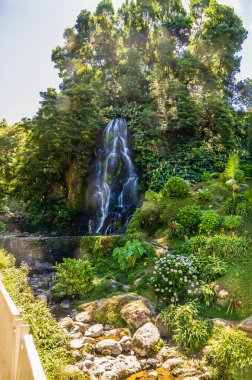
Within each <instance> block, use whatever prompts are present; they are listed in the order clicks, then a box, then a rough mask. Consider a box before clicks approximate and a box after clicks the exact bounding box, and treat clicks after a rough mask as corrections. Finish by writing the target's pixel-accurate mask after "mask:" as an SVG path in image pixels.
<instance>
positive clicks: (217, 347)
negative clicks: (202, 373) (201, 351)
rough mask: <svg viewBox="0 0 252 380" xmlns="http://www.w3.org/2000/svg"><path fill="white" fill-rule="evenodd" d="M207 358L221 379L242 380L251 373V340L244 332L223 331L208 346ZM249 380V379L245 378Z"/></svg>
mask: <svg viewBox="0 0 252 380" xmlns="http://www.w3.org/2000/svg"><path fill="white" fill-rule="evenodd" d="M208 357H209V361H210V362H211V364H213V365H214V366H215V367H216V368H217V370H218V374H219V376H220V378H221V379H223V380H224V379H230V380H231V379H244V380H245V374H246V372H247V371H246V370H248V369H249V368H250V373H252V340H251V339H249V338H247V336H246V334H245V333H244V332H241V331H238V330H223V331H222V332H221V334H220V335H219V334H218V336H217V339H216V340H215V342H214V343H213V344H212V345H211V346H210V349H209V351H208ZM247 379H249V377H247Z"/></svg>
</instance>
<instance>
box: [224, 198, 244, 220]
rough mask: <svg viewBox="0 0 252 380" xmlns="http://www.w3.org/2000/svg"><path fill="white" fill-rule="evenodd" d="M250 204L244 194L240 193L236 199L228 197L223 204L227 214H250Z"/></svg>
mask: <svg viewBox="0 0 252 380" xmlns="http://www.w3.org/2000/svg"><path fill="white" fill-rule="evenodd" d="M248 208H249V204H248V201H247V199H246V198H245V197H244V196H243V195H239V196H237V197H236V199H232V198H229V199H226V201H225V202H224V205H223V210H224V212H225V214H227V215H240V216H247V215H248Z"/></svg>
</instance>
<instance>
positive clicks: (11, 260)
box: [0, 250, 15, 270]
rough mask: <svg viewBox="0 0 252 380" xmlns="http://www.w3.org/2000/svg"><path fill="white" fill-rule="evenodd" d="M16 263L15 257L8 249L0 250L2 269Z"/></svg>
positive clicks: (0, 268) (0, 265) (0, 266)
mask: <svg viewBox="0 0 252 380" xmlns="http://www.w3.org/2000/svg"><path fill="white" fill-rule="evenodd" d="M14 265H15V257H14V256H13V255H11V254H9V253H7V252H6V251H3V250H0V270H2V269H6V268H11V267H13V266H14Z"/></svg>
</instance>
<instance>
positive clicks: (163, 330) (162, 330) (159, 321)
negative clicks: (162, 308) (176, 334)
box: [155, 313, 170, 338]
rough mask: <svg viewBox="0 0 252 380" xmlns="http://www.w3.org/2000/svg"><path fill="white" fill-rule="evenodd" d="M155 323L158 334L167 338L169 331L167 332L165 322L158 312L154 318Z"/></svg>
mask: <svg viewBox="0 0 252 380" xmlns="http://www.w3.org/2000/svg"><path fill="white" fill-rule="evenodd" d="M155 325H156V327H157V328H158V331H159V332H160V335H161V336H162V337H163V338H169V336H170V333H169V331H168V329H167V327H166V326H165V324H164V322H163V316H162V314H161V313H160V314H158V316H157V317H156V319H155Z"/></svg>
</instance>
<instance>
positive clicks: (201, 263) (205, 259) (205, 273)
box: [191, 251, 227, 283]
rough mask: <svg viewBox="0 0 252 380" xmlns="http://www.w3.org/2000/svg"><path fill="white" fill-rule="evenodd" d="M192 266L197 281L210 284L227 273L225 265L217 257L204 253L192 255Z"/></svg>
mask: <svg viewBox="0 0 252 380" xmlns="http://www.w3.org/2000/svg"><path fill="white" fill-rule="evenodd" d="M191 259H192V260H193V263H194V266H195V267H196V268H197V272H198V276H199V280H201V281H203V282H206V283H210V282H212V281H215V280H216V279H217V278H219V277H221V276H223V275H224V274H226V273H227V264H226V263H225V262H224V261H223V260H221V259H220V258H219V257H218V256H210V255H208V254H206V253H205V252H204V251H203V252H201V253H200V254H197V255H192V256H191Z"/></svg>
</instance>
